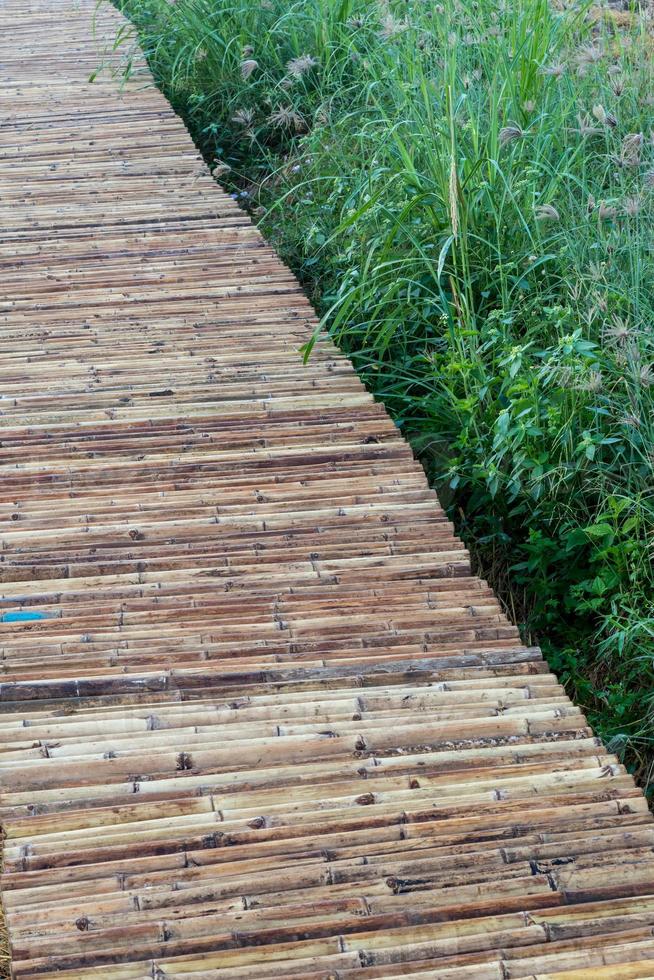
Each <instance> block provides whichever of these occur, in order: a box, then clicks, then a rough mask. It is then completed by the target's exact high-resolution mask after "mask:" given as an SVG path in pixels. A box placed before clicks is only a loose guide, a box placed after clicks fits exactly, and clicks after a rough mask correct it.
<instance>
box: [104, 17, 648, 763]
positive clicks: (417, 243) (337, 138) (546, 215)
mask: <svg viewBox="0 0 654 980" xmlns="http://www.w3.org/2000/svg"><path fill="white" fill-rule="evenodd" d="M122 9H123V10H124V12H125V13H126V14H127V15H128V16H129V17H130V18H131V19H132V21H133V23H134V25H135V26H136V28H137V31H138V37H139V40H140V43H141V45H142V47H143V49H144V50H145V53H146V55H147V57H148V59H149V62H150V66H151V68H152V70H153V72H154V74H155V77H156V79H157V81H158V82H159V83H160V84H161V86H162V87H163V89H164V91H165V92H166V94H167V95H168V96H169V98H170V99H171V101H172V102H173V104H174V106H175V107H176V108H177V109H178V110H179V111H180V112H181V113H182V114H183V116H184V117H185V119H186V120H187V122H188V124H189V126H190V128H191V131H192V133H193V134H194V137H195V139H196V141H197V142H198V145H199V146H200V147H201V148H202V150H203V152H204V153H205V156H206V158H207V159H208V160H209V161H210V162H211V163H212V165H213V167H214V168H215V171H216V175H217V176H219V177H220V179H221V180H223V181H224V182H226V183H227V185H228V186H229V187H230V188H231V190H232V192H233V193H234V195H235V196H237V197H238V199H239V200H241V201H242V202H243V203H244V204H246V205H247V206H248V207H249V208H250V209H251V210H252V211H253V213H255V214H256V215H258V216H260V218H261V224H262V228H263V231H264V233H265V234H266V236H267V237H268V238H269V239H270V240H271V241H272V242H273V243H274V244H275V245H276V247H277V248H278V250H279V251H280V252H281V253H282V255H283V257H284V258H285V259H286V260H287V261H288V262H289V264H290V265H291V266H292V268H293V269H294V270H295V271H296V273H297V274H298V275H299V276H300V278H301V280H302V281H303V282H304V283H305V285H306V286H307V289H308V290H309V292H310V294H311V297H312V299H313V300H314V302H315V304H316V306H317V307H318V309H319V311H320V312H321V313H322V314H323V316H324V324H325V327H326V329H328V330H329V331H330V332H331V334H332V336H333V337H334V339H335V340H336V341H337V342H338V343H339V345H340V346H341V347H342V348H343V349H344V350H345V351H347V352H348V353H349V354H350V356H351V357H352V359H353V360H354V363H355V365H356V367H357V369H358V370H359V372H360V374H361V375H362V377H363V378H364V380H365V382H366V384H367V385H368V386H369V388H370V389H371V390H372V391H373V392H374V393H375V394H376V395H377V396H378V397H379V398H381V399H382V400H383V401H384V402H385V404H386V405H387V407H388V409H389V410H390V412H391V413H392V415H393V417H394V418H395V420H396V422H397V424H398V425H399V426H401V428H402V429H403V431H404V432H405V433H406V435H407V437H408V438H409V439H410V440H411V441H412V443H413V445H414V446H415V447H416V449H417V450H418V451H419V453H420V454H421V458H422V459H423V462H424V463H425V466H426V468H427V470H428V472H429V474H430V476H431V478H432V480H433V482H434V484H435V486H436V487H437V489H438V490H439V492H440V494H441V499H442V501H443V503H444V504H445V505H446V506H447V507H448V508H449V509H450V511H451V513H452V515H453V516H454V517H455V519H456V520H457V522H458V526H459V529H460V531H461V532H462V534H463V536H464V538H465V539H466V540H467V542H468V543H469V544H470V545H471V547H472V548H473V551H474V554H475V555H476V558H477V562H478V565H479V568H480V570H481V571H482V573H483V574H485V575H486V577H488V578H489V579H490V581H491V583H492V584H493V585H494V586H495V587H496V588H497V589H498V591H499V592H500V594H501V595H502V596H503V598H504V600H505V601H506V603H507V606H508V607H509V609H510V611H512V613H513V615H514V616H515V618H516V619H517V620H518V622H519V623H520V625H521V627H522V629H523V632H524V634H525V637H526V638H527V639H529V640H537V641H538V642H540V643H541V644H542V646H543V648H544V650H545V653H546V655H547V656H548V658H549V660H550V663H551V664H552V666H553V667H554V669H556V670H557V671H558V672H559V674H560V676H561V677H562V679H563V680H564V681H565V683H566V684H567V685H568V688H569V690H570V693H571V694H572V695H573V696H574V697H576V698H577V699H578V701H579V702H580V703H581V704H582V705H583V706H584V707H585V708H586V709H587V711H588V714H589V717H590V719H591V721H592V723H593V724H594V725H595V726H596V728H597V729H598V730H599V732H600V733H601V734H602V735H603V736H604V738H605V739H606V740H607V741H608V742H609V744H610V745H611V747H613V748H616V749H618V750H619V751H621V752H622V754H623V757H624V758H625V759H626V760H627V762H628V763H629V765H630V767H631V768H632V769H633V770H635V771H636V772H637V774H638V775H639V776H640V778H641V780H642V781H643V782H647V779H648V775H649V767H650V764H651V762H652V760H653V759H654V740H653V734H654V730H653V728H652V721H651V719H652V710H653V705H652V700H653V697H654V682H653V672H652V664H653V661H654V611H653V610H652V600H651V597H652V594H653V588H654V570H653V567H652V545H653V542H654V538H653V531H654V501H653V496H652V493H653V487H654V484H653V473H652V471H653V467H654V414H653V412H652V408H653V395H654V367H653V360H654V351H653V346H654V340H653V334H652V326H653V324H654V309H653V307H654V293H653V291H652V283H653V282H654V255H653V242H652V236H651V228H652V214H653V199H654V146H653V144H652V126H653V119H654V116H653V102H654V99H652V96H651V93H652V92H653V91H654V87H653V86H652V60H651V50H650V45H651V39H650V28H651V24H650V23H649V21H648V15H647V13H646V12H645V11H643V10H635V9H634V10H633V11H625V10H616V8H608V7H606V8H604V7H589V6H585V7H584V6H578V5H572V6H570V5H558V4H557V3H556V2H554V3H552V2H547V0H515V2H510V3H509V2H504V0H499V2H488V0H447V2H445V3H443V4H439V3H430V2H422V0H397V2H394V0H390V2H385V0H377V2H375V0H296V2H289V0H283V2H282V0H257V2H252V0H175V2H173V0H124V2H123V4H122ZM310 346H311V345H310V344H309V345H308V348H310ZM307 353H309V350H307Z"/></svg>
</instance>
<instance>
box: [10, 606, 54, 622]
mask: <svg viewBox="0 0 654 980" xmlns="http://www.w3.org/2000/svg"><path fill="white" fill-rule="evenodd" d="M48 618H49V617H48V614H47V613H44V612H39V611H38V610H37V609H19V610H17V611H16V612H6V613H3V614H2V616H0V622H1V623H29V622H31V621H32V620H34V619H48Z"/></svg>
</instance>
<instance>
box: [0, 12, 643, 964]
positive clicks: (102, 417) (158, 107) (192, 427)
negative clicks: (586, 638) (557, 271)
mask: <svg viewBox="0 0 654 980" xmlns="http://www.w3.org/2000/svg"><path fill="white" fill-rule="evenodd" d="M0 11H1V13H2V23H3V28H4V31H3V35H2V38H0V82H1V85H0V113H1V116H2V130H1V132H0V144H1V145H0V218H1V225H2V243H1V247H0V268H1V280H2V289H1V292H2V297H1V303H0V428H1V436H0V438H1V447H0V453H1V456H2V480H1V483H0V580H1V583H0V590H1V595H2V599H1V602H2V606H1V612H2V615H3V622H2V624H0V651H1V658H0V672H1V673H0V681H1V684H0V782H1V797H0V819H1V820H2V825H3V828H4V834H5V838H4V845H3V850H4V872H3V875H2V894H3V903H4V909H5V915H6V923H7V929H8V936H9V940H10V946H11V970H12V975H13V977H14V978H16V980H28V978H36V977H39V978H43V980H46V978H48V980H51V978H54V977H57V978H61V980H83V978H88V977H93V978H98V980H101V978H111V980H146V978H149V980H200V978H202V980H205V978H206V980H237V978H248V980H249V978H255V980H256V978H261V980H264V978H281V977H284V978H287V977H288V978H295V980H302V978H317V980H327V978H341V980H346V978H347V980H349V978H351V977H356V978H359V980H364V978H365V980H367V978H374V977H385V978H390V977H405V976H411V977H415V978H423V977H438V978H441V980H509V978H511V980H512V978H517V977H531V978H533V977H537V978H539V980H546V978H550V977H558V978H569V980H573V978H574V980H580V978H593V980H595V978H599V980H601V978H611V980H614V978H618V980H620V978H622V980H624V978H630V977H646V976H654V937H653V930H654V861H653V850H652V849H653V847H654V828H653V826H652V821H651V818H650V815H649V813H648V809H647V806H646V803H645V800H644V798H643V796H642V795H641V793H640V792H639V791H638V790H637V789H636V788H635V786H634V784H633V782H632V780H631V778H630V777H629V776H628V775H627V774H626V773H625V771H624V769H623V768H622V767H621V766H620V765H619V763H618V762H617V760H616V758H615V757H614V756H612V755H610V754H608V753H607V752H606V750H605V749H604V747H603V746H602V745H601V743H600V742H599V741H598V740H597V739H596V738H595V737H594V735H593V733H592V732H591V731H590V729H589V727H588V725H587V723H586V720H585V718H584V716H583V714H582V712H581V711H580V710H579V708H577V707H575V706H574V705H573V704H572V703H571V702H570V701H569V700H568V698H567V697H566V695H565V693H564V692H563V690H562V688H561V686H560V685H559V684H558V683H557V681H556V679H555V678H554V677H553V676H552V674H551V673H550V672H549V671H548V668H547V666H546V664H545V663H544V661H543V660H542V658H541V655H540V653H539V651H538V650H537V649H532V648H527V647H525V646H524V645H523V644H522V643H521V642H520V639H519V636H518V633H517V631H516V629H515V628H514V627H513V626H512V625H511V624H510V623H509V622H508V621H507V619H506V618H505V616H504V615H503V613H502V611H501V609H500V607H499V606H498V602H497V600H496V598H495V597H494V596H493V594H492V592H491V591H490V589H489V588H488V587H487V585H486V584H485V583H484V582H483V581H480V579H478V578H476V577H475V576H474V575H472V574H471V571H470V563H469V558H468V555H467V553H466V551H465V549H464V548H463V546H462V544H461V543H460V541H459V540H457V538H456V537H455V536H454V534H453V529H452V526H451V524H450V523H449V521H448V520H447V518H446V516H445V514H444V513H443V510H442V509H441V507H440V506H439V503H438V500H437V498H436V496H435V495H434V493H433V492H432V491H431V490H430V489H429V488H428V486H427V483H426V481H425V477H424V474H423V472H422V470H421V468H420V466H419V465H417V463H416V462H415V461H414V459H413V456H412V454H411V452H410V449H409V447H408V446H407V444H406V443H405V441H404V440H403V438H402V437H401V435H400V434H399V433H398V431H397V429H396V428H395V427H394V425H393V424H392V422H391V421H390V419H389V418H388V416H387V414H386V413H385V411H384V409H383V408H382V406H381V405H379V404H377V403H375V401H374V400H373V398H372V397H371V396H370V395H369V394H368V393H367V392H366V391H365V390H364V388H363V387H362V385H361V383H360V382H359V380H358V379H357V377H356V375H355V373H354V371H353V369H352V367H351V365H350V363H349V362H348V360H347V359H346V358H345V357H343V356H341V355H340V354H339V353H338V352H337V351H336V350H335V349H334V348H333V347H331V346H330V345H329V344H328V343H323V344H321V345H319V347H318V349H317V350H316V352H315V354H314V355H313V356H312V358H311V359H310V361H309V363H308V364H306V365H305V364H303V362H302V359H301V357H300V355H299V353H298V349H299V347H300V346H301V345H302V343H304V342H305V341H306V340H307V339H308V338H309V336H310V335H311V333H312V331H313V329H314V327H315V317H314V314H313V311H312V309H311V307H310V305H309V303H308V302H307V299H306V298H305V296H304V295H303V293H302V291H301V289H300V288H299V285H298V283H297V282H296V280H295V279H294V277H293V276H292V275H291V274H290V272H289V271H288V269H287V268H285V266H284V265H283V264H282V263H281V262H280V261H279V259H278V258H277V257H276V256H275V254H274V253H273V252H272V251H271V249H270V248H269V247H268V246H267V245H266V244H265V243H264V241H263V240H262V239H261V237H260V235H259V233H258V232H257V231H256V230H255V228H254V227H253V226H252V224H251V222H250V220H249V218H248V217H247V216H246V215H245V214H244V213H243V211H241V210H240V209H239V207H238V206H237V205H236V203H235V202H234V201H233V200H232V199H231V198H230V197H228V196H227V195H226V194H224V193H223V192H222V191H221V190H220V189H219V188H218V187H217V186H216V185H215V183H214V182H213V180H212V178H211V176H210V175H209V173H208V172H207V170H206V168H205V166H204V164H203V162H202V160H201V159H200V158H199V156H198V153H197V151H196V149H195V148H194V146H193V144H192V141H191V139H190V137H189V135H188V133H187V132H186V130H185V128H184V125H183V124H182V122H181V121H180V120H179V119H178V118H177V117H176V116H175V114H174V113H173V111H172V110H171V108H170V106H169V105H168V103H167V102H166V100H165V99H164V97H163V96H162V95H161V94H160V93H159V92H158V91H157V90H156V88H155V87H154V86H153V84H152V81H151V79H150V77H149V75H148V73H147V69H146V68H145V67H144V66H143V64H137V69H136V71H135V74H134V75H133V77H132V79H131V80H130V81H129V82H128V83H127V84H125V85H123V84H121V82H120V79H119V78H118V77H116V75H115V74H112V72H111V70H109V69H110V67H111V62H112V61H113V60H114V59H113V55H112V54H111V42H112V40H113V38H114V36H115V34H116V31H117V30H118V29H119V28H120V26H121V23H122V21H121V18H120V16H119V15H118V14H117V13H116V12H115V11H113V10H112V9H111V8H109V7H106V6H104V7H101V8H99V10H98V11H97V12H96V10H95V6H94V4H93V2H92V0H79V2H78V3H71V2H69V0H44V2H35V3H29V2H27V3H23V2H20V3H19V2H17V0H1V2H0ZM102 61H106V62H107V63H108V67H107V68H106V69H105V70H103V71H102V72H101V73H100V74H99V75H98V77H97V79H96V80H95V81H93V82H90V81H89V76H90V75H91V74H92V73H94V72H95V70H96V69H97V67H98V65H99V63H100V62H102ZM30 617H32V618H30ZM33 617H36V618H33Z"/></svg>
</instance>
